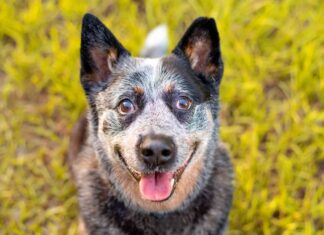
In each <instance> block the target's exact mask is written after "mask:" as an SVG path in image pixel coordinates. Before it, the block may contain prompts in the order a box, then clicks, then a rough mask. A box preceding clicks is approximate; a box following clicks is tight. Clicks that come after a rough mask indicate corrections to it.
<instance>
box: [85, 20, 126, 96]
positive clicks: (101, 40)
mask: <svg viewBox="0 0 324 235" xmlns="http://www.w3.org/2000/svg"><path fill="white" fill-rule="evenodd" d="M80 52H81V83H82V85H83V87H84V89H85V91H86V92H87V93H88V92H90V91H91V90H93V88H94V89H98V87H102V86H104V85H105V84H107V81H108V80H109V76H110V75H111V72H112V69H113V68H114V66H115V65H116V64H117V62H118V61H119V60H120V59H121V58H122V57H125V56H129V55H130V53H129V52H128V51H127V50H126V49H125V48H124V47H123V46H122V45H121V43H120V42H119V41H118V40H117V39H116V37H115V36H114V35H113V34H112V33H111V32H110V30H109V29H107V28H106V26H105V25H104V24H103V23H102V22H101V21H100V20H99V19H98V18H97V17H95V16H93V15H91V14H86V15H84V17H83V20H82V32H81V50H80Z"/></svg>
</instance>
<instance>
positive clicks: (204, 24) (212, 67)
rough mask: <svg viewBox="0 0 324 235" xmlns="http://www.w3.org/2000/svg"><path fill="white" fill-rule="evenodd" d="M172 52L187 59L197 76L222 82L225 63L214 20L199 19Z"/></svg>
mask: <svg viewBox="0 0 324 235" xmlns="http://www.w3.org/2000/svg"><path fill="white" fill-rule="evenodd" d="M172 52H173V53H174V54H175V55H177V56H178V57H181V58H185V59H186V60H187V61H188V62H189V64H190V66H191V68H192V70H193V71H194V72H195V73H196V74H198V75H203V76H204V77H206V79H207V80H209V79H213V80H217V81H220V80H221V77H222V75H223V62H222V58H221V51H220V44H219V35H218V31H217V28H216V23H215V21H214V19H212V18H206V17H200V18H197V19H196V20H195V21H194V22H193V23H192V24H191V26H190V27H189V28H188V29H187V31H186V32H185V34H184V35H183V37H182V39H181V40H180V42H179V43H178V45H177V46H176V48H175V49H174V50H173V51H172Z"/></svg>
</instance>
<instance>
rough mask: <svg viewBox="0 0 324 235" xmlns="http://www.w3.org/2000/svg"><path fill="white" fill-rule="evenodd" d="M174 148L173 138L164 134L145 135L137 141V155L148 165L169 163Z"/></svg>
mask: <svg viewBox="0 0 324 235" xmlns="http://www.w3.org/2000/svg"><path fill="white" fill-rule="evenodd" d="M175 150H176V149H175V144H174V142H173V140H172V139H171V138H170V137H167V136H164V135H147V136H144V137H142V139H141V141H140V143H139V157H140V159H141V160H142V161H143V162H144V163H145V164H147V165H148V166H149V167H157V166H162V165H166V164H168V163H171V162H172V161H173V160H174V156H175Z"/></svg>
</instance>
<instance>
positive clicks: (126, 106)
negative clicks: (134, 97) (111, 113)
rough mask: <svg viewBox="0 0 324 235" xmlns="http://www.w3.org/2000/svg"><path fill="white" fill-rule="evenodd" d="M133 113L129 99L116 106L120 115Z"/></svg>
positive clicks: (132, 106)
mask: <svg viewBox="0 0 324 235" xmlns="http://www.w3.org/2000/svg"><path fill="white" fill-rule="evenodd" d="M134 111H135V107H134V104H133V103H132V101H130V100H129V99H124V100H122V101H121V102H120V103H119V105H118V112H119V113H120V114H129V113H133V112H134Z"/></svg>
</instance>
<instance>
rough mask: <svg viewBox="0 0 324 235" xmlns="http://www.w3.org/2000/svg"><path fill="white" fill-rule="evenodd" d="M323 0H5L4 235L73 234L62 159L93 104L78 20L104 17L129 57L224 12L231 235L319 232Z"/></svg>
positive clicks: (1, 56)
mask: <svg viewBox="0 0 324 235" xmlns="http://www.w3.org/2000/svg"><path fill="white" fill-rule="evenodd" d="M321 2H322V1H321V0H314V1H311V0H310V1H302V0H282V1H262V0H261V1H255V0H246V1H233V0H219V1H212V0H204V1H202V0H201V1H194V0H189V1H187V3H184V1H179V0H161V1H158V0H154V1H136V2H135V1H134V2H133V1H130V0H122V1H112V0H111V1H96V0H95V1H91V3H90V1H85V0H78V1H70V0H62V1H41V0H31V1H18V0H17V1H9V0H5V1H2V3H1V4H0V22H1V24H0V40H1V41H0V61H1V62H0V112H1V115H0V173H1V177H0V234H77V226H78V222H77V215H78V207H77V200H76V191H75V188H74V185H73V184H72V182H71V180H70V179H69V174H68V170H67V166H66V165H65V164H64V162H65V155H66V151H67V145H68V136H69V133H70V130H71V128H72V126H73V123H74V122H75V120H76V119H77V118H78V116H79V114H80V113H81V112H82V111H83V110H84V109H85V108H86V102H85V98H84V95H83V92H82V89H81V86H80V84H79V66H80V65H79V63H80V62H79V46H80V22H81V18H82V16H83V14H84V13H85V12H88V11H90V12H92V13H94V14H96V15H98V16H99V17H100V18H101V19H102V20H103V21H104V22H105V23H106V24H107V25H108V26H109V27H110V28H111V29H112V31H113V32H114V33H115V34H116V36H117V37H118V38H119V39H120V40H121V41H122V42H123V44H124V45H125V46H126V47H127V48H129V50H130V51H131V52H132V53H133V54H134V55H136V54H138V52H139V50H140V48H141V46H142V44H143V40H144V37H145V35H146V34H147V32H148V31H149V30H150V29H152V28H153V27H154V26H156V25H157V24H159V23H167V24H168V26H169V34H170V48H169V49H170V50H171V49H172V47H173V46H175V44H176V42H177V40H178V39H179V37H180V36H181V34H182V33H183V32H184V30H185V26H188V25H189V24H190V22H191V21H192V20H193V19H194V18H196V17H197V16H201V15H207V16H213V17H215V18H216V19H217V23H218V27H219V31H220V34H221V38H222V49H223V56H224V61H225V74H224V78H223V82H222V86H221V101H222V111H221V123H222V128H221V135H222V139H223V140H224V141H225V142H226V143H227V144H228V146H229V148H230V150H231V153H232V160H233V163H234V165H235V171H236V182H235V184H236V190H235V196H234V204H233V209H232V211H231V217H230V227H229V234H233V235H234V234H249V235H251V234H252V235H253V234H284V235H288V234H306V235H311V234H324V232H323V230H324V187H323V185H324V73H323V68H324V65H323V55H324V28H323V20H324V18H323V15H324V4H323V3H321Z"/></svg>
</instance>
